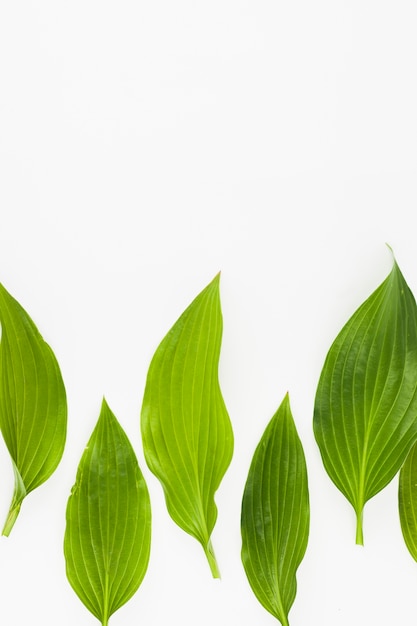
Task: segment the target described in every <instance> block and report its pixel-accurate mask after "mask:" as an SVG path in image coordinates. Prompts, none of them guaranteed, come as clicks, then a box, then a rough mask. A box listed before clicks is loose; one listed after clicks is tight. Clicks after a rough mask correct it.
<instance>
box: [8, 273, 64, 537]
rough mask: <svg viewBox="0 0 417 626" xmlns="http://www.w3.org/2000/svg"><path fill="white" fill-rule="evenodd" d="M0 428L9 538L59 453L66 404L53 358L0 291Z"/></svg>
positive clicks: (25, 317)
mask: <svg viewBox="0 0 417 626" xmlns="http://www.w3.org/2000/svg"><path fill="white" fill-rule="evenodd" d="M0 323H1V341H0V428H1V431H2V434H3V437H4V440H5V442H6V445H7V448H8V450H9V453H10V455H11V458H12V463H13V470H14V474H15V490H14V494H13V499H12V503H11V506H10V511H9V514H8V517H7V520H6V523H5V526H4V529H3V534H4V535H8V534H9V533H10V531H11V529H12V527H13V524H14V523H15V521H16V518H17V515H18V514H19V510H20V506H21V503H22V501H23V499H24V498H25V496H26V495H27V494H28V493H29V492H30V491H33V490H34V489H35V488H36V487H38V486H39V485H41V484H42V483H43V482H44V481H45V480H47V479H48V478H49V476H50V475H51V474H52V472H53V471H54V470H55V469H56V467H57V465H58V463H59V461H60V460H61V456H62V453H63V451H64V445H65V437H66V426H67V402H66V394H65V388H64V383H63V381H62V377H61V372H60V370H59V366H58V363H57V361H56V358H55V356H54V354H53V352H52V350H51V348H50V347H49V345H48V344H47V343H46V342H45V341H44V340H43V339H42V337H41V335H40V334H39V331H38V329H37V328H36V326H35V324H34V323H33V321H32V320H31V319H30V317H29V316H28V314H27V313H26V311H24V309H23V308H22V307H21V306H20V304H19V303H18V302H17V301H16V300H15V299H14V298H13V297H12V296H11V295H10V294H9V293H8V292H7V291H6V289H5V288H4V287H3V286H2V285H0Z"/></svg>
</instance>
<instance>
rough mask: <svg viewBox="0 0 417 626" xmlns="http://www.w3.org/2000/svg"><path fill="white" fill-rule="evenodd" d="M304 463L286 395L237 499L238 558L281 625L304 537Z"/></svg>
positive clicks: (285, 621)
mask: <svg viewBox="0 0 417 626" xmlns="http://www.w3.org/2000/svg"><path fill="white" fill-rule="evenodd" d="M309 523H310V506H309V495H308V479H307V468H306V462H305V457H304V452H303V448H302V445H301V441H300V439H299V437H298V434H297V430H296V427H295V424H294V420H293V417H292V413H291V409H290V403H289V397H288V394H287V395H286V396H285V398H284V400H283V402H282V404H281V405H280V407H279V409H278V411H277V412H276V413H275V415H274V416H273V418H272V419H271V421H270V422H269V424H268V426H267V428H266V430H265V432H264V434H263V435H262V438H261V440H260V442H259V444H258V446H257V448H256V450H255V453H254V456H253V459H252V463H251V466H250V469H249V474H248V479H247V481H246V486H245V490H244V494H243V499H242V517H241V530H242V562H243V565H244V568H245V571H246V575H247V577H248V580H249V583H250V585H251V587H252V589H253V592H254V594H255V595H256V597H257V598H258V600H259V602H260V603H261V604H262V606H263V607H264V608H265V609H266V610H267V611H269V612H270V613H271V614H272V615H274V616H275V617H276V618H277V619H278V620H279V621H280V622H281V624H282V625H283V626H288V613H289V610H290V608H291V606H292V605H293V602H294V599H295V595H296V590H297V582H296V571H297V569H298V566H299V565H300V563H301V561H302V559H303V557H304V554H305V551H306V548H307V541H308V532H309Z"/></svg>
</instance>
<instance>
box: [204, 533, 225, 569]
mask: <svg viewBox="0 0 417 626" xmlns="http://www.w3.org/2000/svg"><path fill="white" fill-rule="evenodd" d="M204 552H205V553H206V557H207V560H208V562H209V565H210V570H211V573H212V576H213V578H221V576H220V570H219V566H218V564H217V559H216V555H215V554H214V550H213V545H212V543H211V540H210V539H209V540H208V542H207V544H206V546H205V547H204Z"/></svg>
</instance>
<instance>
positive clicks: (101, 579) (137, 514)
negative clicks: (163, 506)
mask: <svg viewBox="0 0 417 626" xmlns="http://www.w3.org/2000/svg"><path fill="white" fill-rule="evenodd" d="M66 518H67V525H66V529H65V540H64V553H65V559H66V568H67V577H68V580H69V582H70V583H71V585H72V587H73V589H74V591H75V592H76V593H77V595H78V597H79V598H80V600H81V601H82V602H83V603H84V604H85V606H86V607H87V609H89V611H91V613H93V615H95V616H96V617H97V619H99V620H100V621H101V623H102V624H103V626H107V623H108V620H109V617H110V616H111V615H112V614H113V613H114V612H115V611H117V609H119V608H120V607H121V606H122V605H123V604H125V603H126V602H127V601H128V600H129V599H130V598H131V597H132V596H133V594H134V593H135V592H136V590H137V589H138V587H139V585H140V583H141V582H142V580H143V577H144V575H145V572H146V569H147V566H148V561H149V552H150V541H151V506H150V500H149V495H148V489H147V487H146V483H145V480H144V478H143V476H142V473H141V471H140V469H139V465H138V462H137V459H136V456H135V453H134V451H133V448H132V446H131V444H130V442H129V439H128V438H127V435H126V434H125V432H124V431H123V429H122V427H121V426H120V424H119V422H118V421H117V419H116V417H115V416H114V415H113V413H112V412H111V410H110V408H109V407H108V405H107V403H106V401H105V400H103V404H102V407H101V412H100V417H99V419H98V422H97V425H96V427H95V429H94V431H93V434H92V435H91V438H90V440H89V442H88V444H87V447H86V449H85V451H84V454H83V456H82V458H81V461H80V464H79V466H78V472H77V478H76V482H75V485H74V487H73V488H72V492H71V495H70V498H69V500H68V505H67V514H66Z"/></svg>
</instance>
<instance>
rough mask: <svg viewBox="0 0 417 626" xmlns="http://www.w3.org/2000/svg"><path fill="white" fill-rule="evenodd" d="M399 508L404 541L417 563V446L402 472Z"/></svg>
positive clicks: (413, 448)
mask: <svg viewBox="0 0 417 626" xmlns="http://www.w3.org/2000/svg"><path fill="white" fill-rule="evenodd" d="M398 506H399V513H400V522H401V530H402V533H403V537H404V541H405V543H406V546H407V548H408V551H409V552H410V554H411V556H412V557H413V559H414V560H415V561H417V444H414V445H413V447H412V448H411V450H410V452H409V453H408V456H407V458H406V460H405V462H404V465H403V466H402V468H401V470H400V480H399V489H398Z"/></svg>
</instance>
